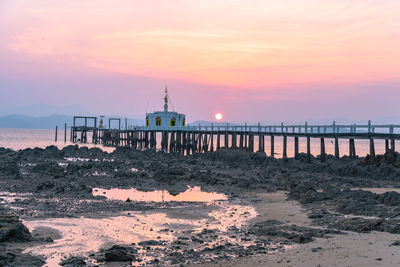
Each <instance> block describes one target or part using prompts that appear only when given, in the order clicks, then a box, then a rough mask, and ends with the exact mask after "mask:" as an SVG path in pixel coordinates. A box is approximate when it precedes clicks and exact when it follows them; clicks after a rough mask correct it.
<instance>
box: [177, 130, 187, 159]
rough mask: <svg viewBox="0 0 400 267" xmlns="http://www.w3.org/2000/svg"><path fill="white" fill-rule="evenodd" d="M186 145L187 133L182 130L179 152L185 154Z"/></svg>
mask: <svg viewBox="0 0 400 267" xmlns="http://www.w3.org/2000/svg"><path fill="white" fill-rule="evenodd" d="M187 147H188V141H187V133H186V132H183V133H182V149H181V150H180V151H179V153H181V154H182V155H184V154H185V150H186V149H187Z"/></svg>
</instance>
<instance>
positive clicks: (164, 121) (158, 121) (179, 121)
mask: <svg viewBox="0 0 400 267" xmlns="http://www.w3.org/2000/svg"><path fill="white" fill-rule="evenodd" d="M168 100H169V96H168V88H167V87H165V96H164V111H155V112H153V113H146V127H149V128H150V129H154V130H162V129H171V128H172V129H174V128H180V127H185V117H186V115H185V114H182V113H178V112H175V111H168Z"/></svg>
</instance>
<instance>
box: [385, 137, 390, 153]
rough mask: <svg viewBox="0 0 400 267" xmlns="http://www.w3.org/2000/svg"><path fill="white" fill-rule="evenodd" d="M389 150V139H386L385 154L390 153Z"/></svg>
mask: <svg viewBox="0 0 400 267" xmlns="http://www.w3.org/2000/svg"><path fill="white" fill-rule="evenodd" d="M389 149H390V148H389V139H385V153H388V152H389Z"/></svg>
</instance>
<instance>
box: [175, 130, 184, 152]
mask: <svg viewBox="0 0 400 267" xmlns="http://www.w3.org/2000/svg"><path fill="white" fill-rule="evenodd" d="M182 134H184V133H183V132H181V131H179V132H177V133H176V147H175V151H176V152H178V153H179V152H180V151H181V149H182Z"/></svg>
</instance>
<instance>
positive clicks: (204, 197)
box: [92, 186, 228, 202]
mask: <svg viewBox="0 0 400 267" xmlns="http://www.w3.org/2000/svg"><path fill="white" fill-rule="evenodd" d="M92 191H93V195H94V196H105V197H106V198H107V199H109V200H122V201H126V200H127V199H129V200H131V201H143V202H168V201H182V202H183V201H185V202H211V201H216V200H228V197H227V196H226V195H224V194H218V193H209V192H203V191H201V188H200V187H199V186H194V187H189V188H188V190H186V191H185V192H182V193H179V194H177V195H175V196H174V195H171V194H170V193H168V191H166V190H155V191H149V192H145V191H139V190H137V189H135V188H131V189H119V188H112V189H103V188H93V190H92Z"/></svg>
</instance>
